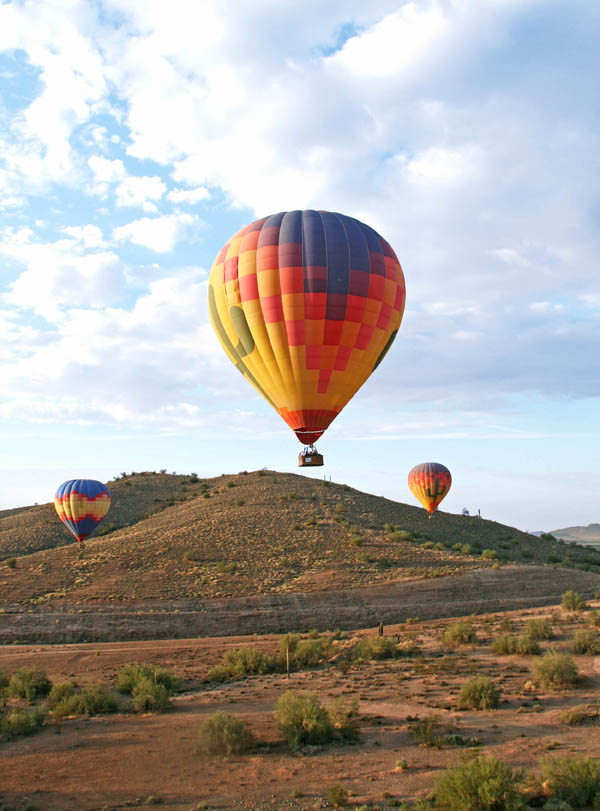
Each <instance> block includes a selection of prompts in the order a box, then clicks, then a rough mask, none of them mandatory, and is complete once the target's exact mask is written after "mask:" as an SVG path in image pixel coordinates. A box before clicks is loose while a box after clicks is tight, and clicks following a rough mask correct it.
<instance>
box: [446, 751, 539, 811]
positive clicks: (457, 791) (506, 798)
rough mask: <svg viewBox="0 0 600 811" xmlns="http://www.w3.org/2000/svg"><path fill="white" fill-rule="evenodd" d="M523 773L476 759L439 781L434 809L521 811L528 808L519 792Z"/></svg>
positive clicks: (450, 770) (487, 759)
mask: <svg viewBox="0 0 600 811" xmlns="http://www.w3.org/2000/svg"><path fill="white" fill-rule="evenodd" d="M521 780H522V776H521V774H520V773H516V772H514V771H513V770H512V769H511V767H510V766H509V765H507V764H506V763H502V761H500V760H497V759H496V758H492V757H477V758H472V759H470V760H467V761H466V762H464V763H461V764H460V765H458V766H452V767H450V768H448V769H446V771H445V772H444V773H443V774H442V775H441V776H440V777H439V778H438V780H437V783H436V786H435V808H436V809H439V811H518V809H522V808H525V803H524V800H523V797H522V795H521V794H520V792H519V783H520V782H521Z"/></svg>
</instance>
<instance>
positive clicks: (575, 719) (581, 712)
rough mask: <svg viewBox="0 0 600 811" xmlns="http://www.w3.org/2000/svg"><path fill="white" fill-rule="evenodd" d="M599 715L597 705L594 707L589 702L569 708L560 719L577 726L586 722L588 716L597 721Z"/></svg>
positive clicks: (564, 722)
mask: <svg viewBox="0 0 600 811" xmlns="http://www.w3.org/2000/svg"><path fill="white" fill-rule="evenodd" d="M599 715H600V710H598V709H596V708H595V707H592V706H591V705H589V704H588V705H586V704H577V706H576V707H571V708H570V709H569V710H567V711H566V712H565V713H563V714H562V715H561V718H560V720H561V722H562V723H563V724H568V725H569V726H577V725H579V724H583V723H585V721H587V719H588V718H589V719H591V720H592V721H597V720H598V717H599Z"/></svg>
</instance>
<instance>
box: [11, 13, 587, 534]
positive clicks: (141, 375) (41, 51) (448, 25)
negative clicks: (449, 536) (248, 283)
mask: <svg viewBox="0 0 600 811" xmlns="http://www.w3.org/2000/svg"><path fill="white" fill-rule="evenodd" d="M599 34H600V5H598V4H596V3H590V2H589V0H568V2H567V0H438V1H437V2H436V1H435V0H415V2H399V1H398V0H370V2H368V3H365V2H364V0H344V2H341V0H327V2H322V0H252V2H247V1H246V0H201V2H191V0H169V3H165V2H163V0H144V2H143V3H141V2H139V1H138V0H87V1H84V0H45V2H44V3H39V2H36V0H31V2H20V0H12V1H11V2H3V1H2V0H0V327H1V335H2V339H1V340H0V509H5V508H9V507H14V506H21V505H25V504H31V503H34V502H39V503H43V502H47V501H50V500H52V498H53V494H54V491H55V489H56V487H57V486H58V485H59V484H60V483H61V482H62V481H64V480H65V479H69V478H79V477H85V478H98V479H101V480H103V481H108V480H109V479H111V478H114V477H115V476H118V475H119V474H120V473H121V472H132V471H140V470H160V469H167V470H168V471H170V472H171V471H175V472H178V473H187V472H196V473H198V475H199V476H213V475H219V474H221V473H232V472H238V471H240V470H254V469H257V468H260V467H263V466H264V467H268V468H270V469H276V470H281V471H290V472H298V468H297V467H296V455H297V453H298V450H299V449H300V446H299V444H298V442H297V441H296V439H295V437H294V435H293V434H292V432H291V431H290V430H289V428H287V426H286V425H285V424H284V423H283V422H282V421H281V419H280V418H279V417H278V415H277V414H276V413H275V412H274V411H273V410H272V409H271V407H270V406H269V405H268V404H267V403H266V402H264V401H263V400H262V399H261V398H260V396H259V395H258V394H257V393H256V391H255V390H254V389H253V388H252V387H251V386H250V385H249V384H248V382H247V381H246V380H245V379H244V378H243V377H242V376H241V375H240V374H239V373H238V372H237V371H236V370H235V369H234V367H233V366H232V364H231V363H230V361H229V360H228V358H227V357H226V356H225V354H224V352H223V350H222V349H221V347H220V344H219V343H218V341H217V339H216V337H215V335H214V334H213V331H212V328H211V325H210V321H209V318H208V313H207V303H206V299H207V279H208V274H209V272H210V268H211V265H212V263H213V261H214V259H215V257H216V255H217V253H218V252H219V249H220V248H221V246H222V245H223V244H224V243H225V242H226V241H227V240H228V239H229V237H231V236H232V235H233V234H234V233H235V232H236V231H237V230H239V229H240V228H241V227H243V226H244V225H246V224H248V223H250V222H252V221H253V220H255V219H258V218H259V217H264V216H266V215H268V214H272V213H275V212H278V211H287V210H293V209H308V208H315V209H322V210H327V211H338V212H342V213H344V214H348V215H351V216H353V217H356V218H357V219H359V220H361V221H363V222H366V223H368V224H369V225H371V226H372V227H373V228H375V229H376V230H377V231H378V232H379V233H380V234H381V235H382V236H383V237H384V238H385V239H386V240H387V241H388V242H389V243H390V244H391V245H392V246H393V248H394V250H395V252H396V254H397V256H398V258H399V260H400V262H401V264H402V267H403V270H404V274H405V278H406V288H407V303H406V311H405V315H404V319H403V322H402V326H401V328H400V331H399V333H398V337H397V339H396V341H395V343H394V345H393V347H392V349H391V350H390V352H389V353H388V355H387V357H386V358H385V360H384V362H383V363H382V364H381V366H380V367H379V368H378V369H377V370H376V372H375V373H374V374H373V375H372V377H371V378H370V380H369V381H368V382H367V383H366V384H365V386H364V387H363V388H362V389H361V390H360V391H359V393H358V394H357V395H356V396H355V397H354V399H353V400H351V401H350V403H349V404H348V405H347V406H346V408H345V409H344V411H343V412H342V414H341V415H340V416H339V417H338V418H337V420H336V421H335V422H334V423H333V425H332V426H331V428H330V429H329V430H328V431H327V433H326V435H325V436H324V437H323V439H322V440H321V441H320V443H319V449H320V450H321V451H322V452H323V453H324V455H325V462H326V465H325V467H324V468H321V469H319V470H315V471H313V472H312V473H309V474H308V475H312V476H315V477H316V478H321V477H322V476H323V475H326V476H328V477H329V476H331V477H332V479H333V480H334V481H339V482H345V483H347V484H349V485H351V486H353V487H357V488H359V489H361V490H364V491H366V492H370V493H375V494H378V495H384V496H386V497H388V498H392V499H394V500H397V501H402V502H406V503H410V504H416V501H415V499H414V498H413V496H412V495H411V493H410V491H409V490H408V486H407V474H408V471H409V469H410V468H411V467H412V466H413V465H415V464H417V463H419V462H424V461H438V462H442V463H443V464H445V465H446V466H447V467H448V468H450V470H451V471H452V474H453V486H452V490H451V491H450V493H449V495H448V497H447V498H446V500H445V501H444V504H443V508H444V509H447V510H449V511H450V512H460V510H461V509H462V508H464V507H466V508H467V509H469V510H471V512H476V511H477V510H478V509H480V510H481V514H482V516H483V517H485V518H490V519H493V520H496V521H500V522H502V523H506V524H510V525H511V526H516V527H519V528H520V529H524V530H530V531H539V530H550V529H553V528H559V527H566V526H571V525H580V524H588V523H592V522H597V521H599V520H600V495H599V494H600V467H599V464H598V463H599V460H600V440H599V434H600V432H599V428H600V376H599V368H600V362H599V358H600V338H599V335H600V273H599V269H598V255H599V250H598V249H599V247H600V244H599V243H600V239H599V228H598V219H599V215H600V185H599V183H598V169H599V157H598V156H599V155H600V144H599V140H600V136H599V133H600V127H599V126H598V123H599V122H598V118H599V116H598V107H599V101H598V100H599V96H598V89H597V79H598V75H600V51H599V49H598V47H597V42H598V37H599Z"/></svg>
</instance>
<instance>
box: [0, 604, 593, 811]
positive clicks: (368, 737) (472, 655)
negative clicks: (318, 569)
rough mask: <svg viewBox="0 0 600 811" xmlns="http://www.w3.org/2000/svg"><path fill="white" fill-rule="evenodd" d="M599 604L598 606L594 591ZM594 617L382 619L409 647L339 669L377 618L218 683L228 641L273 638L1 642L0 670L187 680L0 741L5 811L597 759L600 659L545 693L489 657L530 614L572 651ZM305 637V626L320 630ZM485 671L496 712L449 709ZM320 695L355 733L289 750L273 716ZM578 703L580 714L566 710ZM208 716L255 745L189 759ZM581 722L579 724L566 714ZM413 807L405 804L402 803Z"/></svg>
mask: <svg viewBox="0 0 600 811" xmlns="http://www.w3.org/2000/svg"><path fill="white" fill-rule="evenodd" d="M588 607H589V609H598V608H599V607H600V602H599V601H593V600H591V601H588ZM595 616H596V615H595V614H594V613H593V612H590V611H579V612H569V611H566V610H564V609H561V608H560V607H559V606H550V607H541V608H540V607H539V608H534V609H526V610H523V609H522V610H516V611H504V612H502V613H495V614H491V613H490V614H485V615H479V616H474V615H471V616H468V617H464V618H463V622H465V623H466V624H468V625H469V626H471V627H472V628H473V629H474V630H475V633H476V639H475V640H474V641H473V642H471V643H468V644H452V645H449V644H446V643H444V641H443V640H442V634H443V631H444V629H445V628H447V627H448V626H449V625H450V624H452V623H453V622H454V621H455V620H454V619H435V620H430V621H417V620H413V621H408V622H404V623H402V624H398V625H395V626H385V628H384V634H385V636H386V637H396V636H397V637H398V640H399V642H400V643H401V644H402V645H405V646H406V647H407V650H408V651H410V652H409V653H407V654H406V655H404V656H402V657H401V658H396V659H389V660H384V661H370V662H366V663H358V662H350V663H349V664H345V665H344V666H342V662H344V659H345V655H344V654H345V652H347V651H349V650H350V649H351V648H352V646H353V645H354V644H356V641H357V639H360V638H363V637H365V636H366V637H374V636H377V634H378V628H377V627H375V628H367V629H363V630H360V631H357V632H352V631H346V632H339V631H338V632H337V633H336V634H335V635H334V636H335V637H336V638H333V639H332V640H331V648H330V655H329V656H328V658H327V660H326V661H324V662H323V663H321V664H318V665H316V666H314V667H309V668H304V669H302V670H299V671H297V672H292V673H291V674H290V676H289V678H288V677H286V675H285V673H283V674H281V673H276V674H267V675H257V676H249V677H246V678H242V679H238V680H231V681H227V682H224V683H215V682H214V681H213V682H209V681H207V680H206V678H207V674H208V671H209V669H210V668H211V667H213V666H215V665H217V664H219V663H220V662H221V660H222V658H223V655H224V653H225V652H226V651H227V650H231V649H236V648H239V647H241V646H251V647H256V648H259V649H261V650H263V651H270V652H272V653H275V652H276V651H277V649H278V645H279V643H280V639H281V637H280V636H279V635H253V636H243V637H219V638H196V639H180V640H163V641H127V642H106V643H88V644H56V645H6V646H3V647H2V648H0V667H3V668H4V669H5V671H6V672H7V673H9V674H10V673H11V672H14V671H15V670H16V669H17V668H20V667H23V666H31V665H35V666H37V667H39V668H41V669H43V670H44V671H46V673H47V675H48V676H49V678H50V679H51V680H52V681H53V682H58V681H63V680H66V679H75V680H78V681H79V682H81V683H86V682H91V681H100V682H103V683H106V684H109V685H110V684H112V685H114V683H115V679H116V674H117V672H118V671H119V669H120V668H121V667H122V666H123V665H124V664H126V663H129V662H133V661H136V662H147V663H154V664H158V665H161V666H163V667H166V668H168V669H169V670H171V671H172V672H174V673H175V675H176V676H178V677H179V678H180V679H181V682H180V686H179V691H178V692H177V693H176V695H175V696H174V697H173V698H172V700H171V704H172V708H171V709H170V710H168V711H167V712H165V713H161V714H151V713H145V714H144V713H142V714H132V713H123V712H121V713H116V714H111V715H100V716H95V717H90V718H87V717H77V718H66V719H64V720H62V721H61V722H56V721H53V720H52V718H51V717H50V718H49V720H47V722H46V723H45V725H44V726H43V727H42V728H41V729H40V730H39V731H38V732H36V733H34V734H32V735H30V736H27V737H19V738H14V739H11V740H5V741H3V742H2V743H1V744H0V757H1V763H2V768H1V774H2V778H1V780H0V803H3V805H1V806H0V807H2V808H5V809H9V808H10V809H18V810H19V811H20V809H22V808H28V809H33V808H35V809H38V810H39V811H93V810H97V811H100V809H121V808H140V809H142V808H150V807H154V806H158V805H160V806H161V807H164V808H168V809H170V811H191V809H205V808H206V809H207V808H215V809H217V808H218V809H227V808H231V809H238V808H239V809H241V808H249V809H252V808H256V809H261V808H265V809H267V808H269V809H270V808H282V809H283V808H290V809H303V808H305V809H317V808H322V807H327V806H328V803H327V800H326V794H327V790H328V788H330V787H331V786H332V785H333V784H339V785H341V786H342V787H343V788H344V789H345V791H346V792H347V793H348V798H349V799H348V802H349V803H350V804H351V805H353V806H356V807H360V806H367V807H372V808H385V807H386V806H387V807H393V806H399V805H400V804H401V803H402V802H408V801H411V802H412V801H414V800H415V799H418V798H419V797H425V796H427V795H428V794H429V793H430V792H431V791H432V789H433V787H434V784H435V780H436V778H437V777H438V775H439V774H441V772H442V771H443V769H444V768H445V767H446V766H448V765H449V764H453V763H458V762H460V760H461V758H463V757H464V756H465V752H466V751H476V752H478V753H483V754H489V755H493V756H495V757H498V758H500V759H501V760H503V761H504V762H506V763H509V764H511V765H512V766H514V767H516V768H523V769H526V770H528V771H532V772H535V770H536V768H537V764H538V761H539V759H540V758H542V757H544V756H547V755H549V754H551V755H554V754H559V755H565V756H566V755H568V756H578V757H584V756H593V757H597V756H598V754H599V752H600V724H599V715H598V713H599V710H600V704H599V698H598V697H599V691H600V657H598V656H593V655H575V656H574V657H573V658H574V661H575V663H576V665H577V667H578V668H579V672H580V679H579V681H578V683H577V685H576V686H575V687H572V688H570V689H566V690H564V689H563V690H551V689H544V688H542V687H541V686H540V685H539V684H537V683H536V682H535V680H534V679H532V675H531V672H530V669H531V665H532V662H533V660H536V659H539V658H540V657H539V656H520V655H496V654H494V653H492V652H491V650H490V644H491V642H492V641H493V640H494V639H496V638H497V637H499V636H501V635H502V634H505V633H513V634H518V633H520V632H521V631H522V630H523V629H524V628H525V623H526V622H527V621H528V620H530V619H532V618H545V619H548V620H549V621H550V623H551V625H552V629H553V632H554V639H552V640H550V641H542V642H540V645H541V648H542V650H546V649H548V648H550V647H553V648H556V649H558V650H563V651H568V650H570V645H571V639H572V637H573V634H574V633H575V632H576V631H578V630H581V629H585V628H589V627H590V622H593V621H594V617H595ZM313 636H314V634H313ZM474 674H477V675H481V674H484V675H489V676H491V677H492V679H493V680H494V682H495V683H496V685H497V686H498V687H499V688H500V690H501V699H500V703H499V705H498V707H497V708H496V709H490V710H483V711H475V710H461V709H458V707H457V703H456V698H457V693H458V691H459V689H460V687H461V685H462V684H463V683H464V681H465V680H466V679H467V678H469V677H470V676H472V675H474ZM290 689H293V690H297V691H301V692H312V693H315V694H316V695H317V696H318V697H319V699H320V700H321V701H322V703H323V704H324V705H325V706H328V705H329V704H331V702H332V701H334V700H335V699H336V698H337V697H340V696H342V697H345V698H348V699H354V698H356V699H357V700H358V702H359V716H360V739H359V740H358V741H357V742H355V743H351V744H341V743H332V744H327V745H323V746H304V747H301V748H300V749H299V750H297V751H292V750H290V749H289V748H288V746H287V744H286V743H285V741H284V739H283V738H282V736H281V734H280V733H279V732H278V729H277V726H276V724H275V721H274V718H273V710H274V708H275V704H276V702H277V700H278V698H279V697H280V696H281V695H282V694H283V693H285V692H286V691H287V690H290ZM575 707H576V708H579V709H580V712H579V713H577V712H575V713H573V712H572V710H573V708H575ZM217 710H224V711H226V712H228V713H234V714H236V715H239V716H240V717H241V718H243V719H245V720H246V721H247V722H248V724H249V726H250V727H251V729H252V731H253V732H254V734H255V736H256V738H257V739H258V741H259V746H258V748H257V749H256V750H255V751H253V752H251V753H248V754H244V755H233V756H229V757H222V756H208V755H202V754H198V753H197V751H196V748H195V741H196V739H197V735H198V729H199V726H200V724H201V722H202V721H203V720H204V719H206V718H207V717H209V716H210V715H211V714H212V713H214V712H215V711H217ZM432 716H435V718H434V720H433V728H435V729H437V728H439V729H441V730H442V729H443V730H445V731H452V732H453V733H455V734H458V735H459V736H460V738H461V739H462V742H463V743H464V744H466V745H462V746H461V745H453V744H450V743H448V742H445V741H444V742H442V743H441V744H440V745H439V746H424V745H422V744H419V742H418V741H417V740H415V738H414V735H413V734H412V733H411V727H412V726H413V725H414V724H415V720H416V719H425V718H431V717H432ZM575 721H577V722H575ZM407 807H408V806H407Z"/></svg>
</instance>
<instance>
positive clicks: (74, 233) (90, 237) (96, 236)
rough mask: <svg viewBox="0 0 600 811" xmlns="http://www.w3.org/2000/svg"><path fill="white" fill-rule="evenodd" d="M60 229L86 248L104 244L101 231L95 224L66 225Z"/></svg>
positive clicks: (99, 246)
mask: <svg viewBox="0 0 600 811" xmlns="http://www.w3.org/2000/svg"><path fill="white" fill-rule="evenodd" d="M62 230H63V232H64V233H65V234H67V235H68V236H70V237H72V238H73V239H74V240H75V242H80V243H81V244H82V245H84V246H85V247H86V248H101V247H102V246H103V245H104V239H103V237H102V231H101V230H100V228H98V226H97V225H67V226H65V227H64V228H63V229H62Z"/></svg>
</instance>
